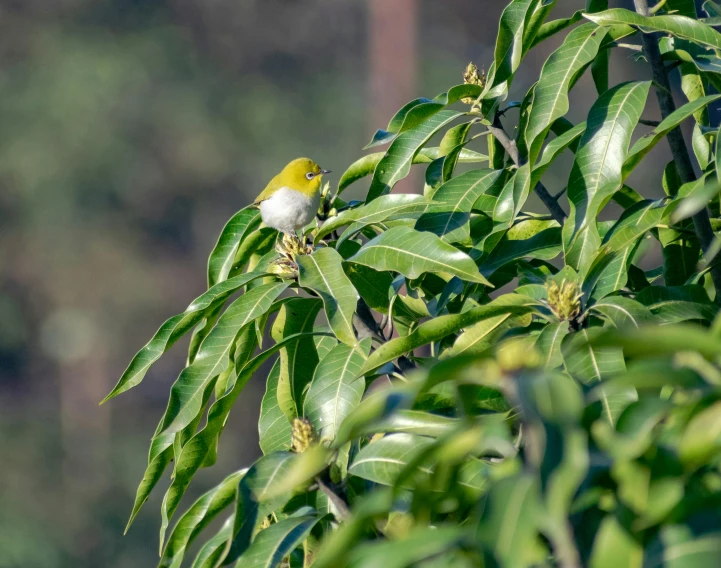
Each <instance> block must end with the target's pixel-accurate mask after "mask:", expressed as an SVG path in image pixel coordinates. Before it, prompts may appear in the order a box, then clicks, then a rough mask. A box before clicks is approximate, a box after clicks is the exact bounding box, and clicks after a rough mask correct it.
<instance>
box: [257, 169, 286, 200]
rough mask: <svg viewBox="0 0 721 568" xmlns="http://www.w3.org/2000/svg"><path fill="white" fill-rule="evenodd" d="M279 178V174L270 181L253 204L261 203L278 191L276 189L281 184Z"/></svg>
mask: <svg viewBox="0 0 721 568" xmlns="http://www.w3.org/2000/svg"><path fill="white" fill-rule="evenodd" d="M278 178H279V176H275V177H274V178H273V179H272V180H270V181H269V182H268V185H266V186H265V189H264V190H263V191H261V192H260V195H259V196H258V197H256V198H255V201H254V202H253V205H260V204H261V203H262V202H263V201H265V200H266V199H269V198H270V196H271V195H273V194H274V193H275V192H276V190H278V188H279V187H280V185H281V184H280V180H279V179H278Z"/></svg>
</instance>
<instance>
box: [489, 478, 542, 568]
mask: <svg viewBox="0 0 721 568" xmlns="http://www.w3.org/2000/svg"><path fill="white" fill-rule="evenodd" d="M538 493H539V490H538V484H537V481H536V480H535V479H534V478H533V477H532V476H530V475H516V476H514V477H507V478H505V479H500V480H499V481H498V482H496V483H495V484H494V485H493V487H492V488H491V490H490V491H489V494H488V501H487V503H486V506H485V507H484V509H483V514H482V516H481V522H480V524H479V525H478V532H477V538H478V540H479V541H480V542H481V544H482V545H483V546H484V547H485V548H486V549H487V550H489V551H491V552H493V555H494V557H495V558H497V559H498V562H499V563H502V564H501V565H503V566H529V565H532V564H537V563H538V562H532V561H530V559H529V555H530V554H532V551H533V549H534V546H533V545H534V541H535V540H536V538H537V535H536V532H537V527H538V525H539V523H540V519H541V514H542V513H541V504H540V499H539V494H538Z"/></svg>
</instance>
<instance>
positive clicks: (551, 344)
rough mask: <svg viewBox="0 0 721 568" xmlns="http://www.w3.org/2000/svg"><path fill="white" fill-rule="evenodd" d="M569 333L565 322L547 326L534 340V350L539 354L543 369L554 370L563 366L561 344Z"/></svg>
mask: <svg viewBox="0 0 721 568" xmlns="http://www.w3.org/2000/svg"><path fill="white" fill-rule="evenodd" d="M568 333H569V330H568V323H567V322H558V323H551V324H548V325H547V326H546V327H544V328H543V329H542V330H541V333H540V334H539V335H538V339H536V350H537V351H538V352H539V353H540V354H541V358H542V361H543V367H544V368H546V369H555V368H557V367H560V366H561V365H563V355H562V354H561V344H562V342H563V338H564V337H566V336H567V335H568Z"/></svg>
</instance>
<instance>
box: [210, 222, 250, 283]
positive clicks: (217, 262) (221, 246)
mask: <svg viewBox="0 0 721 568" xmlns="http://www.w3.org/2000/svg"><path fill="white" fill-rule="evenodd" d="M259 217H260V213H259V212H258V210H256V209H248V208H246V209H241V210H240V211H238V212H237V213H236V214H235V215H233V217H231V219H230V221H228V223H227V224H226V225H225V227H223V231H222V232H221V233H220V237H218V243H217V244H216V245H215V248H213V251H212V252H211V253H210V257H209V258H208V288H210V287H212V286H214V285H215V284H217V283H218V282H222V281H223V280H225V279H226V278H227V277H228V274H229V273H230V269H231V268H232V267H233V263H234V260H235V253H236V251H237V250H238V247H239V246H240V243H241V241H242V240H243V238H244V237H245V236H246V235H247V234H248V233H249V232H250V231H251V230H253V228H255V226H257V224H258V221H259Z"/></svg>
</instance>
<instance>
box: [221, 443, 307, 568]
mask: <svg viewBox="0 0 721 568" xmlns="http://www.w3.org/2000/svg"><path fill="white" fill-rule="evenodd" d="M297 457H299V456H298V454H293V453H290V452H275V453H272V454H268V455H267V456H263V457H262V458H260V459H259V460H258V461H256V462H255V463H254V464H253V465H252V467H251V468H250V469H249V470H248V471H247V472H246V474H245V475H244V476H243V478H242V479H241V480H240V484H239V485H238V502H237V507H236V511H235V523H234V526H233V535H234V537H233V544H232V546H231V548H230V551H229V552H228V556H227V557H226V558H225V560H224V562H223V563H224V564H227V563H229V562H231V561H234V560H236V559H237V558H238V557H239V556H240V555H241V554H242V553H243V552H245V551H246V550H247V549H248V546H250V541H251V538H252V535H253V534H254V532H255V529H256V527H257V526H258V525H259V524H260V523H261V522H262V521H263V519H265V517H267V516H268V515H269V514H270V513H271V512H272V511H275V510H276V509H278V508H279V507H282V506H283V505H284V504H285V503H287V502H288V499H289V498H290V494H288V493H279V492H278V491H277V487H278V486H279V485H280V484H282V483H283V481H284V478H285V476H287V475H288V473H289V472H290V471H291V469H292V467H293V461H294V460H295V458H297Z"/></svg>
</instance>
